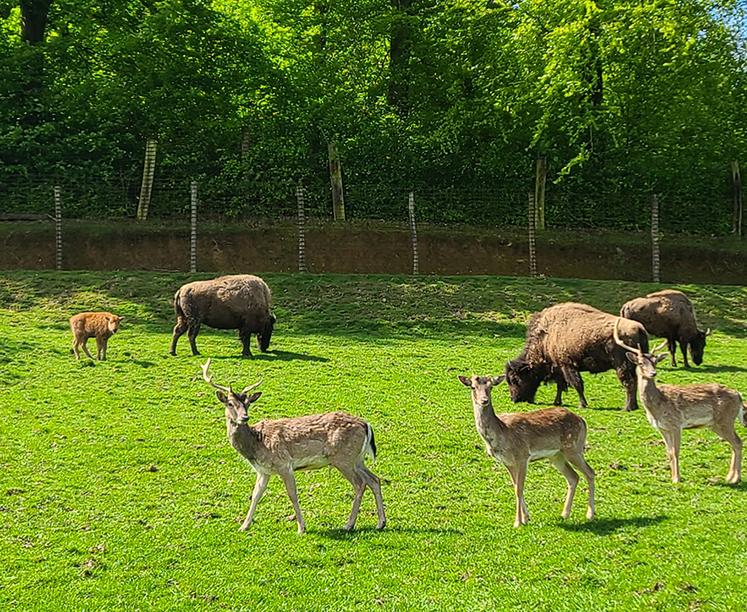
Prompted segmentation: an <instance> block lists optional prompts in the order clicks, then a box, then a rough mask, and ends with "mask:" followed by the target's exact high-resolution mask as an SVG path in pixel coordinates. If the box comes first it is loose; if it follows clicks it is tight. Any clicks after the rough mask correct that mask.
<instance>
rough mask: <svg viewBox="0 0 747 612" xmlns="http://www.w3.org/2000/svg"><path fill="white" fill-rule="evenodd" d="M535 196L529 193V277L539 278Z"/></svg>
mask: <svg viewBox="0 0 747 612" xmlns="http://www.w3.org/2000/svg"><path fill="white" fill-rule="evenodd" d="M535 214H536V211H535V209H534V194H533V193H531V192H529V276H537V243H536V233H537V232H536V229H535V223H534V222H535V219H536V217H535Z"/></svg>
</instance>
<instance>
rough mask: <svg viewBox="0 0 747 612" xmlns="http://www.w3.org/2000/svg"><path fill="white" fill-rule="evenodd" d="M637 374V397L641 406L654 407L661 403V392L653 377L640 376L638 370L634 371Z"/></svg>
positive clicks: (649, 408)
mask: <svg viewBox="0 0 747 612" xmlns="http://www.w3.org/2000/svg"><path fill="white" fill-rule="evenodd" d="M636 374H637V376H638V399H640V400H641V403H642V404H643V406H644V407H645V408H646V409H648V410H651V409H654V410H655V409H656V406H658V405H659V404H660V403H661V399H662V397H663V395H662V392H661V391H660V390H659V388H658V387H657V386H656V381H655V380H654V379H653V378H645V377H643V376H641V374H640V372H636Z"/></svg>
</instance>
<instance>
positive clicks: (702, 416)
mask: <svg viewBox="0 0 747 612" xmlns="http://www.w3.org/2000/svg"><path fill="white" fill-rule="evenodd" d="M614 333H615V342H617V343H618V344H619V345H620V346H621V347H622V348H624V349H625V350H626V351H628V352H627V353H626V355H627V358H628V359H629V360H630V361H631V362H632V363H634V364H635V365H636V375H637V376H638V394H639V396H640V399H641V403H642V404H643V407H644V408H645V410H646V416H647V417H648V420H649V423H651V425H652V426H653V427H654V429H656V430H657V431H658V432H659V433H660V434H661V436H662V438H664V444H665V445H666V447H667V455H668V456H669V462H670V465H671V468H672V482H679V481H680V465H679V456H680V439H681V436H682V430H683V429H694V428H697V427H709V428H710V429H712V430H713V431H714V432H716V435H718V436H719V437H720V438H721V439H722V440H725V441H726V442H728V443H729V444H730V445H731V464H730V465H729V472H728V474H727V475H726V481H727V482H729V483H731V484H736V483H738V482H739V481H740V480H741V478H742V440H740V439H739V436H738V435H737V432H736V431H735V429H734V421H735V420H736V419H737V417H738V418H739V419H740V420H741V421H742V424H743V425H744V426H745V427H747V417H745V413H744V410H745V407H744V403H743V402H742V397H741V395H740V394H739V393H738V392H737V391H734V390H733V389H729V388H728V387H725V386H723V385H719V384H700V385H684V386H675V385H657V384H656V364H657V363H658V362H660V361H662V360H663V359H666V357H667V354H666V353H662V354H660V355H654V354H653V353H655V352H657V351H658V350H660V349H662V348H664V345H665V344H666V341H665V342H663V343H662V344H660V345H659V346H658V347H656V349H654V351H653V352H652V353H646V352H643V351H642V350H641V349H639V348H635V347H632V346H628V345H627V344H625V343H624V342H623V341H622V340H620V337H619V336H618V333H617V325H615V330H614Z"/></svg>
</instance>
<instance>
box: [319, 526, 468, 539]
mask: <svg viewBox="0 0 747 612" xmlns="http://www.w3.org/2000/svg"><path fill="white" fill-rule="evenodd" d="M310 533H314V534H316V535H321V536H323V537H325V538H329V539H330V540H339V541H345V540H352V539H355V536H356V535H375V534H381V535H386V534H387V533H405V534H411V535H415V534H437V535H464V531H462V530H461V529H452V528H449V527H445V528H436V527H390V526H387V527H386V528H384V529H377V528H376V527H360V528H356V529H354V530H353V531H345V530H344V529H320V530H318V531H317V530H314V531H310Z"/></svg>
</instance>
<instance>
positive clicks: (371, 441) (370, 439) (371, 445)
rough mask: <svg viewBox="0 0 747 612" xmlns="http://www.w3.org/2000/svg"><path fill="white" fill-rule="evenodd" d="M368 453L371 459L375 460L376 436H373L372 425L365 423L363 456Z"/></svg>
mask: <svg viewBox="0 0 747 612" xmlns="http://www.w3.org/2000/svg"><path fill="white" fill-rule="evenodd" d="M366 455H370V456H371V459H372V460H373V461H376V438H375V437H374V430H373V427H371V425H370V424H369V423H366V442H365V443H364V444H363V456H364V457H365V456H366Z"/></svg>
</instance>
